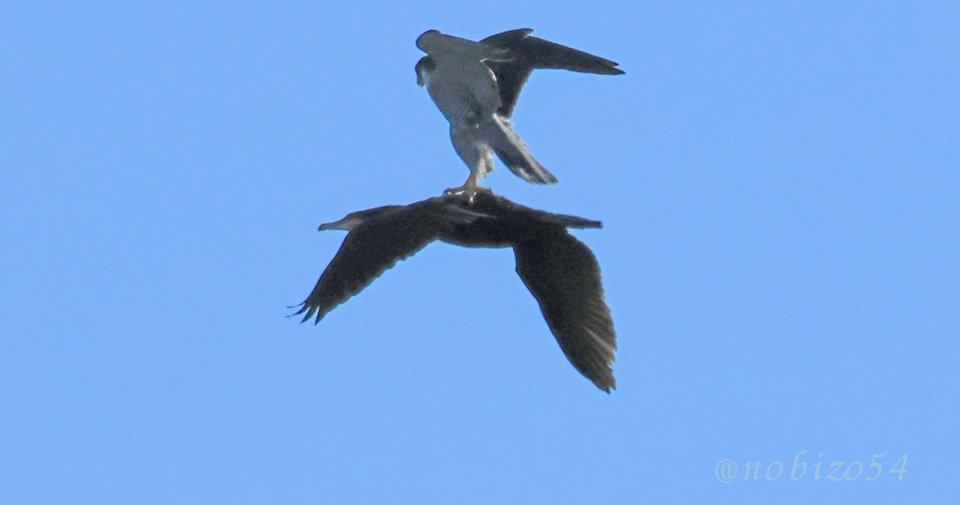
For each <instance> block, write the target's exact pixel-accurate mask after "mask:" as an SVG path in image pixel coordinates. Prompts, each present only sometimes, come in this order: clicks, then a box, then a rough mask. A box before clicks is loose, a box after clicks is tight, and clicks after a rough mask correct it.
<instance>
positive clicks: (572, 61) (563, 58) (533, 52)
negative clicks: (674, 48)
mask: <svg viewBox="0 0 960 505" xmlns="http://www.w3.org/2000/svg"><path fill="white" fill-rule="evenodd" d="M531 32H533V30H532V29H530V28H521V29H518V30H510V31H506V32H503V33H498V34H496V35H491V36H489V37H487V38H485V39H483V40H481V41H480V42H481V43H483V44H487V45H490V46H494V47H500V48H503V49H509V50H510V51H511V53H512V54H513V59H511V60H509V61H487V62H486V63H487V66H489V67H490V68H491V69H492V70H493V73H494V74H496V76H497V84H498V85H499V86H500V101H501V102H502V104H501V106H500V109H499V111H498V113H499V114H500V115H501V116H503V117H505V118H509V117H510V116H511V115H512V114H513V108H514V107H515V106H516V104H517V97H518V96H519V95H520V90H521V89H523V85H524V84H525V83H526V82H527V79H528V78H529V77H530V73H532V72H533V70H534V69H537V68H555V69H563V70H570V71H573V72H585V73H591V74H607V75H617V74H622V73H624V72H623V70H620V69H619V68H617V65H618V63H617V62H615V61H611V60H608V59H606V58H601V57H599V56H596V55H593V54H590V53H587V52H584V51H580V50H578V49H574V48H572V47H567V46H563V45H560V44H557V43H555V42H550V41H549V40H544V39H541V38H537V37H533V36H531V35H530V33H531Z"/></svg>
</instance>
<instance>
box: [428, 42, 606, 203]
mask: <svg viewBox="0 0 960 505" xmlns="http://www.w3.org/2000/svg"><path fill="white" fill-rule="evenodd" d="M531 32H533V30H531V29H529V28H522V29H518V30H510V31H506V32H503V33H498V34H496V35H491V36H489V37H487V38H485V39H483V40H481V41H480V42H474V41H471V40H467V39H462V38H460V37H454V36H452V35H445V34H443V33H440V32H439V31H437V30H427V31H426V32H424V33H423V34H421V35H420V36H419V37H418V38H417V47H419V48H420V49H421V50H422V51H423V52H425V53H427V56H424V57H423V58H421V59H420V61H418V62H417V65H416V73H417V84H419V85H420V86H426V88H427V92H428V93H429V94H430V97H431V98H432V99H433V101H434V103H435V104H436V105H437V107H438V108H439V109H440V112H441V113H443V115H444V117H446V118H447V120H448V121H449V122H450V139H451V140H452V141H453V147H454V149H455V150H456V152H457V154H458V155H459V156H460V158H461V159H462V160H463V162H464V163H466V164H467V167H468V168H469V169H470V176H469V177H468V178H467V181H466V182H465V183H464V184H463V185H462V186H459V187H456V188H450V189H448V190H446V192H447V193H460V192H464V193H466V194H467V195H468V196H472V195H473V194H475V193H476V189H477V187H478V184H479V182H480V179H482V178H483V177H484V176H485V175H486V174H487V173H489V172H490V171H492V170H493V168H494V167H493V153H496V154H497V156H498V157H499V158H500V160H501V161H502V162H503V163H504V164H505V165H506V166H507V168H509V169H510V171H512V172H513V173H514V174H516V175H517V176H519V177H521V178H522V179H523V180H525V181H527V182H530V183H535V184H550V183H555V182H557V178H556V177H554V175H553V174H551V173H550V172H549V171H548V170H547V169H546V168H544V167H543V165H541V164H540V163H539V162H538V161H537V160H536V159H535V158H534V157H533V156H532V155H531V154H530V152H529V151H528V150H527V146H526V144H525V143H524V141H523V139H521V138H520V136H519V135H517V132H516V131H514V129H513V125H512V123H511V121H510V117H511V116H512V115H513V109H514V107H516V105H517V97H518V96H519V95H520V90H521V89H522V88H523V85H524V84H525V83H526V82H527V79H528V78H529V77H530V74H531V73H532V72H533V70H534V69H538V68H556V69H564V70H571V71H574V72H585V73H592V74H608V75H616V74H622V73H624V72H623V70H620V69H619V68H617V65H618V64H617V63H616V62H613V61H610V60H608V59H605V58H601V57H599V56H594V55H592V54H589V53H585V52H583V51H579V50H577V49H573V48H571V47H566V46H562V45H560V44H557V43H554V42H550V41H548V40H544V39H540V38H537V37H533V36H531V35H530V33H531Z"/></svg>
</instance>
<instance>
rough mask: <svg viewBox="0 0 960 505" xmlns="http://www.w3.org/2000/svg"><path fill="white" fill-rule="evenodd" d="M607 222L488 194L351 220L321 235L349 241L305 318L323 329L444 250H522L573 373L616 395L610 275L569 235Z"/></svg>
mask: <svg viewBox="0 0 960 505" xmlns="http://www.w3.org/2000/svg"><path fill="white" fill-rule="evenodd" d="M601 226H602V225H601V223H600V222H599V221H592V220H589V219H584V218H580V217H575V216H567V215H563V214H554V213H550V212H545V211H540V210H535V209H531V208H528V207H524V206H522V205H520V204H517V203H514V202H512V201H510V200H508V199H506V198H504V197H501V196H496V195H494V194H493V193H491V192H490V191H488V190H481V191H478V192H477V193H476V195H474V197H473V201H472V203H471V202H470V199H469V198H466V197H464V196H462V195H445V196H440V197H435V198H430V199H427V200H422V201H419V202H415V203H412V204H410V205H388V206H385V207H376V208H373V209H367V210H360V211H356V212H351V213H350V214H347V216H346V217H344V218H343V219H340V220H339V221H334V222H331V223H326V224H322V225H320V229H321V230H333V229H339V230H346V231H348V232H349V233H348V234H347V237H346V239H345V240H344V241H343V244H342V245H341V246H340V250H339V251H337V254H336V256H334V258H333V260H332V261H331V262H330V264H329V265H327V268H326V269H325V270H324V271H323V274H322V275H321V276H320V280H319V281H317V285H316V287H314V288H313V292H311V293H310V296H308V297H307V299H306V300H305V301H304V302H303V303H302V304H301V306H300V310H298V311H297V312H296V314H304V316H303V319H302V321H307V320H308V319H310V318H315V321H314V324H316V323H318V322H320V320H321V319H323V317H324V316H325V315H326V314H327V313H328V312H330V311H331V310H333V308H334V307H336V306H337V305H339V304H341V303H343V302H345V301H347V300H348V299H349V298H350V297H351V296H353V295H355V294H357V293H359V292H360V291H361V290H362V289H363V288H365V287H366V286H367V285H369V284H370V283H371V282H373V280H374V279H376V278H377V277H379V276H380V274H382V273H383V272H384V271H386V270H387V269H389V268H391V267H392V266H393V265H394V264H396V262H397V261H398V260H402V259H406V258H408V257H410V256H412V255H413V254H415V253H416V252H417V251H419V250H421V249H423V248H424V247H426V246H427V244H430V243H431V242H433V241H435V240H441V241H443V242H447V243H450V244H455V245H460V246H465V247H487V248H500V247H512V248H513V252H514V255H515V257H516V270H517V273H518V274H519V275H520V279H521V280H523V283H524V284H525V285H526V286H527V289H529V290H530V292H531V293H532V294H533V296H534V298H536V299H537V301H538V302H539V303H540V311H541V312H542V313H543V317H544V319H545V320H546V321H547V325H548V326H549V327H550V331H552V332H553V335H554V336H555V337H556V338H557V342H559V344H560V348H561V349H562V350H563V352H564V354H565V355H566V356H567V359H569V360H570V363H572V364H573V366H574V367H575V368H576V369H577V370H579V371H580V373H582V374H583V375H585V376H586V377H587V378H589V379H590V380H591V381H593V383H594V384H596V385H597V387H599V388H600V389H602V390H604V391H607V392H610V389H612V388H614V387H615V381H614V377H613V372H612V370H611V368H610V366H611V364H612V363H613V360H614V352H615V351H616V348H617V342H616V334H615V333H614V328H613V319H612V318H611V317H610V309H609V308H608V307H607V304H606V302H605V301H604V292H603V285H602V283H601V280H600V265H599V264H598V263H597V259H596V257H594V255H593V253H592V252H591V251H590V249H589V248H588V247H587V246H586V245H584V244H583V243H582V242H580V241H579V240H577V239H576V238H574V237H573V236H572V235H570V233H569V232H567V228H600V227H601Z"/></svg>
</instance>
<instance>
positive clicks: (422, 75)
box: [414, 56, 437, 87]
mask: <svg viewBox="0 0 960 505" xmlns="http://www.w3.org/2000/svg"><path fill="white" fill-rule="evenodd" d="M435 68H437V62H435V61H433V58H431V57H429V56H424V57H423V58H420V61H418V62H417V65H416V66H415V67H414V70H416V72H417V85H418V86H420V87H423V86H426V85H427V84H430V74H432V73H433V69H435Z"/></svg>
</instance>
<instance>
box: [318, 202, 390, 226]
mask: <svg viewBox="0 0 960 505" xmlns="http://www.w3.org/2000/svg"><path fill="white" fill-rule="evenodd" d="M402 207H403V206H402V205H384V206H383V207H374V208H372V209H366V210H358V211H356V212H351V213H349V214H347V215H346V216H344V217H342V218H341V219H339V220H337V221H331V222H329V223H323V224H321V225H320V228H319V230H320V231H324V230H343V231H353V229H354V228H356V227H358V226H360V225H362V224H363V223H366V222H367V221H370V220H371V219H376V218H377V217H379V216H382V215H384V214H386V213H388V212H390V211H392V210H395V209H399V208H402Z"/></svg>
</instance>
